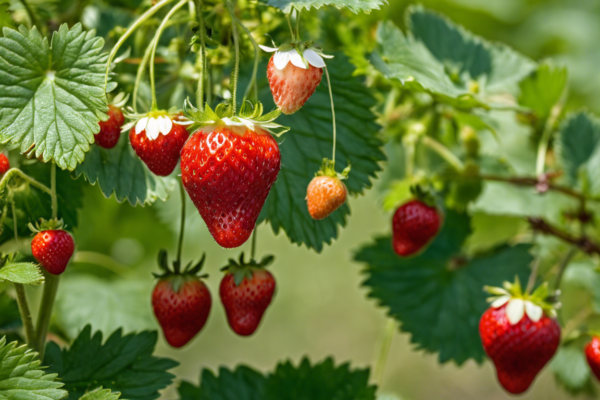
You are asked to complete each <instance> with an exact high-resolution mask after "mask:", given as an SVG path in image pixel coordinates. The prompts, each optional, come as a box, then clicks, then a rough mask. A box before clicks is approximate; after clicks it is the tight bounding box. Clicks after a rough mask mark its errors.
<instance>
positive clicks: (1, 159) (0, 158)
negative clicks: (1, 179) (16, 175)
mask: <svg viewBox="0 0 600 400" xmlns="http://www.w3.org/2000/svg"><path fill="white" fill-rule="evenodd" d="M9 169H10V162H9V161H8V157H6V154H4V153H0V175H2V174H5V173H6V171H8V170H9Z"/></svg>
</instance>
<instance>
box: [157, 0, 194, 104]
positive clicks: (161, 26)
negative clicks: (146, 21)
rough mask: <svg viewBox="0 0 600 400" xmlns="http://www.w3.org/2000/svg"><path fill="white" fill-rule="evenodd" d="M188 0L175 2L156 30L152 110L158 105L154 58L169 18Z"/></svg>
mask: <svg viewBox="0 0 600 400" xmlns="http://www.w3.org/2000/svg"><path fill="white" fill-rule="evenodd" d="M187 1H188V0H181V1H180V2H179V3H177V4H175V6H174V7H173V8H171V9H170V10H169V12H168V13H167V15H166V16H165V18H164V19H163V20H162V22H161V23H160V25H159V26H158V29H157V30H156V34H155V35H154V41H153V43H152V54H151V55H150V87H151V89H152V106H151V107H150V108H151V110H152V111H155V110H156V109H157V108H158V107H157V102H156V83H155V82H154V59H155V57H156V49H157V48H158V42H159V39H160V35H161V34H162V32H163V30H164V29H165V26H166V25H167V22H169V19H170V18H171V17H172V16H173V14H175V13H176V12H177V11H179V9H180V8H181V7H183V6H185V5H186V4H187Z"/></svg>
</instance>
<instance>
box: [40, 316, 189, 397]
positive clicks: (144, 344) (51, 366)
mask: <svg viewBox="0 0 600 400" xmlns="http://www.w3.org/2000/svg"><path fill="white" fill-rule="evenodd" d="M157 339H158V335H157V333H156V332H148V331H146V332H140V333H137V334H129V335H125V336H123V334H122V333H121V330H117V331H116V332H114V333H113V334H112V335H110V337H109V338H108V339H107V340H106V342H105V343H104V344H103V343H102V332H99V331H98V332H96V333H95V334H94V335H93V336H92V328H91V327H90V326H89V325H88V326H86V327H85V328H84V329H83V330H82V331H81V333H80V334H79V336H78V337H77V339H75V341H74V342H73V344H72V345H71V347H70V348H69V349H64V350H61V349H60V347H58V345H57V344H56V343H54V342H49V343H48V344H47V345H46V357H45V358H44V365H47V366H48V372H53V373H57V374H58V375H59V376H60V377H61V380H62V382H64V384H65V388H66V389H67V390H68V391H69V400H74V399H78V398H80V397H81V396H82V395H84V394H85V393H86V392H87V391H90V390H93V389H96V388H99V387H104V388H108V389H110V390H113V391H117V392H121V394H122V396H123V398H124V399H128V400H153V399H157V398H158V397H159V396H160V394H159V393H158V391H159V390H162V389H164V388H166V387H167V386H169V385H170V384H171V382H172V381H173V378H174V376H173V375H172V374H170V373H169V372H167V370H169V369H171V368H174V367H176V366H177V365H178V363H177V362H175V361H173V360H170V359H168V358H158V357H154V356H153V355H152V352H153V351H154V347H155V346H156V341H157Z"/></svg>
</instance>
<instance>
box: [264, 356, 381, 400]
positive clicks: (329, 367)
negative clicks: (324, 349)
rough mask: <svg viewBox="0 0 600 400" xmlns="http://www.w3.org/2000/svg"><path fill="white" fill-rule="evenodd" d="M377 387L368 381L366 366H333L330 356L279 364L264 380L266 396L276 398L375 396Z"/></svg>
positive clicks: (357, 399) (355, 399)
mask: <svg viewBox="0 0 600 400" xmlns="http://www.w3.org/2000/svg"><path fill="white" fill-rule="evenodd" d="M375 391H376V387H375V386H371V385H369V370H368V369H355V370H351V369H350V365H349V364H342V365H339V366H337V367H336V366H335V365H334V362H333V359H332V358H327V359H325V360H324V361H322V362H321V363H319V364H315V365H311V364H310V361H309V360H308V359H306V358H305V359H303V360H302V361H301V362H300V365H298V366H297V367H295V366H294V365H292V363H291V362H289V361H288V362H286V363H283V364H279V365H278V366H277V368H276V369H275V372H273V373H272V374H271V375H270V376H269V379H268V381H267V387H266V396H265V398H266V399H269V400H278V399H283V398H285V399H286V400H331V399H352V400H375Z"/></svg>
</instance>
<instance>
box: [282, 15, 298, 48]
mask: <svg viewBox="0 0 600 400" xmlns="http://www.w3.org/2000/svg"><path fill="white" fill-rule="evenodd" d="M292 12H293V9H292V11H291V12H290V13H289V14H286V15H285V19H286V20H287V23H288V26H289V27H290V34H291V35H292V42H295V41H296V35H295V34H294V28H292V21H290V16H291V15H292Z"/></svg>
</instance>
